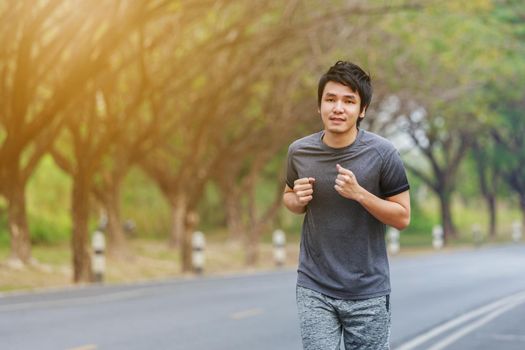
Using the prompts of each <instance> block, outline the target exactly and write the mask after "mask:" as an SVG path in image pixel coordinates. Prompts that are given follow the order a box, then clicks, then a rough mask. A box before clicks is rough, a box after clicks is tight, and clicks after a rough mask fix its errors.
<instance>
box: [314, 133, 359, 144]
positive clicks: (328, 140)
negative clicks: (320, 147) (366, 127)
mask: <svg viewBox="0 0 525 350" xmlns="http://www.w3.org/2000/svg"><path fill="white" fill-rule="evenodd" d="M358 131H359V130H358V129H352V130H351V132H348V133H344V134H337V133H333V132H329V131H326V130H325V132H324V136H323V142H324V144H325V145H327V146H329V147H332V148H343V147H347V146H350V145H351V144H352V143H354V141H355V139H356V138H357V133H358Z"/></svg>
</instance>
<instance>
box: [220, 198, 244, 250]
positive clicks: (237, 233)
mask: <svg viewBox="0 0 525 350" xmlns="http://www.w3.org/2000/svg"><path fill="white" fill-rule="evenodd" d="M224 201H225V205H226V225H227V226H228V232H229V239H230V240H232V241H237V240H240V239H242V237H243V233H244V232H243V231H244V228H243V223H242V210H241V202H240V201H241V199H240V198H239V197H238V196H237V195H235V194H234V193H232V192H229V193H224Z"/></svg>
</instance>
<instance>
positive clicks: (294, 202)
mask: <svg viewBox="0 0 525 350" xmlns="http://www.w3.org/2000/svg"><path fill="white" fill-rule="evenodd" d="M283 202H284V206H285V207H286V208H288V210H290V211H291V212H292V213H295V214H303V213H304V212H305V211H306V205H301V203H299V200H298V199H297V195H296V194H295V192H293V191H290V192H285V193H284V194H283Z"/></svg>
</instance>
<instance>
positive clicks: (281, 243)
mask: <svg viewBox="0 0 525 350" xmlns="http://www.w3.org/2000/svg"><path fill="white" fill-rule="evenodd" d="M272 241H273V258H274V261H275V265H277V266H278V267H281V266H283V265H284V263H285V261H286V235H285V234H284V231H282V230H275V231H274V232H273V236H272Z"/></svg>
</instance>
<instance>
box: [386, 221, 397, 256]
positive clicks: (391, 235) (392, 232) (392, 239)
mask: <svg viewBox="0 0 525 350" xmlns="http://www.w3.org/2000/svg"><path fill="white" fill-rule="evenodd" d="M399 249H400V245H399V230H396V229H395V228H393V227H390V228H389V229H388V251H389V252H390V254H393V255H395V254H397V253H399Z"/></svg>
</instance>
